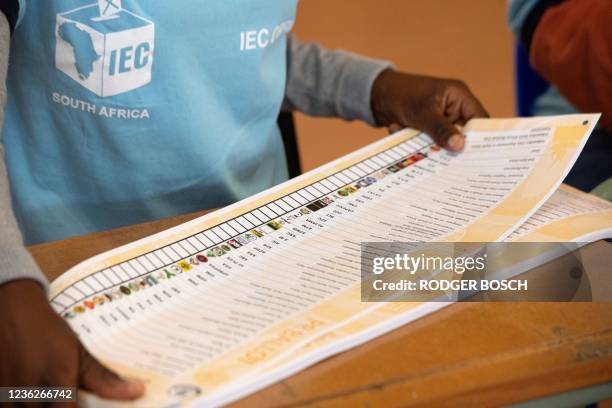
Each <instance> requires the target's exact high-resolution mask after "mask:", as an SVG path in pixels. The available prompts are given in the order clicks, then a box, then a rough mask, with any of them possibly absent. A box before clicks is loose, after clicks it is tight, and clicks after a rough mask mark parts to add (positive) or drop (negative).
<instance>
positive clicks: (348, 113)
mask: <svg viewBox="0 0 612 408" xmlns="http://www.w3.org/2000/svg"><path fill="white" fill-rule="evenodd" d="M391 66H392V65H391V64H390V63H389V62H385V61H376V60H373V59H369V58H365V57H360V56H357V55H354V54H351V53H348V52H344V51H329V50H326V49H324V48H322V47H321V46H319V45H318V44H315V43H308V44H302V43H300V42H299V41H298V40H297V39H296V38H294V37H292V36H290V37H289V42H288V46H287V87H286V91H285V101H284V103H283V110H298V111H301V112H304V113H306V114H308V115H312V116H334V117H339V118H342V119H345V120H354V119H359V120H363V121H365V122H367V123H369V124H371V125H375V124H376V123H375V120H374V117H373V115H372V109H371V98H370V94H371V89H372V84H373V83H374V80H375V79H376V78H377V77H378V75H379V74H380V73H381V72H382V71H383V70H385V69H386V68H389V67H391Z"/></svg>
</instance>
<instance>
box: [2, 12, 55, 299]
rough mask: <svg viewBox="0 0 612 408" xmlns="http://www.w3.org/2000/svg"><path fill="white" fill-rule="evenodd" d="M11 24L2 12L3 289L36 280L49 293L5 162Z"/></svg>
mask: <svg viewBox="0 0 612 408" xmlns="http://www.w3.org/2000/svg"><path fill="white" fill-rule="evenodd" d="M10 39H11V38H10V31H9V24H8V21H7V20H6V17H5V16H4V14H3V13H1V12H0V285H2V284H3V283H6V282H9V281H12V280H16V279H33V280H35V281H37V282H39V283H40V284H41V285H42V286H43V287H45V289H46V288H47V280H46V279H45V277H44V276H43V274H42V273H41V271H40V269H39V268H38V266H37V265H36V262H34V259H33V258H32V256H31V255H30V253H29V252H28V251H27V250H26V248H25V247H24V245H23V239H22V236H21V232H20V230H19V227H18V225H17V220H16V219H15V216H14V215H13V210H12V207H11V194H10V190H9V181H8V175H7V172H6V165H5V162H4V147H3V145H2V129H3V123H4V106H5V103H6V71H7V66H8V57H9V44H10Z"/></svg>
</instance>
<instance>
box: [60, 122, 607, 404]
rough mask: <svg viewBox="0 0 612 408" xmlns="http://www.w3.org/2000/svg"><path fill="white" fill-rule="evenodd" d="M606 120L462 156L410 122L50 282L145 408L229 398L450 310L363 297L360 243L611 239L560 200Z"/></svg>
mask: <svg viewBox="0 0 612 408" xmlns="http://www.w3.org/2000/svg"><path fill="white" fill-rule="evenodd" d="M598 118H599V115H590V114H589V115H586V114H585V115H583V114H580V115H566V116H553V117H539V118H530V119H478V120H472V121H470V122H469V123H468V124H467V126H466V129H465V131H466V133H467V135H468V139H467V140H468V141H467V144H466V147H465V150H464V152H462V153H459V154H455V153H450V152H448V151H446V150H444V149H440V148H439V147H438V146H436V145H435V144H434V143H433V142H432V140H431V138H430V137H429V136H427V135H425V134H422V133H419V132H417V131H415V130H404V131H402V132H399V133H396V134H393V135H391V136H389V137H386V138H384V139H382V140H380V141H378V142H376V143H373V144H371V145H369V146H367V147H365V148H363V149H360V150H358V151H356V152H354V153H352V154H349V155H347V156H344V157H342V158H340V159H338V160H336V161H333V162H331V163H329V164H327V165H324V166H322V167H320V168H317V169H315V170H313V171H311V172H308V173H306V174H304V175H302V176H300V177H298V178H295V179H292V180H290V181H288V182H285V183H283V184H281V185H279V186H276V187H274V188H271V189H269V190H266V191H264V192H262V193H260V194H257V195H255V196H253V197H250V198H248V199H245V200H243V201H240V202H238V203H236V204H233V205H231V206H229V207H226V208H224V209H221V210H218V211H215V212H213V213H210V214H208V215H206V216H204V217H201V218H198V219H196V220H193V221H190V222H188V223H186V224H183V225H180V226H178V227H175V228H172V229H169V230H166V231H164V232H161V233H159V234H156V235H153V236H151V237H148V238H145V239H142V240H140V241H137V242H134V243H132V244H129V245H126V246H123V247H120V248H117V249H115V250H112V251H110V252H107V253H104V254H101V255H98V256H96V257H94V258H91V259H89V260H87V261H85V262H83V263H81V264H79V265H77V266H76V267H74V268H72V269H71V270H69V271H68V272H66V273H65V274H63V275H62V276H60V277H59V278H58V279H57V280H56V281H55V282H53V284H52V285H51V289H50V301H51V305H52V307H53V308H54V309H55V310H56V311H57V312H58V313H59V314H60V315H62V316H63V317H64V318H65V319H66V320H67V321H68V323H69V324H70V326H71V327H72V328H73V329H74V330H75V332H76V333H77V334H78V336H79V338H80V339H81V341H82V342H83V343H84V345H85V346H86V347H87V348H88V350H89V351H90V352H91V353H92V354H93V355H94V356H95V357H96V358H98V359H99V360H100V361H101V362H102V363H104V364H106V365H107V366H109V367H110V368H112V369H114V370H115V371H117V372H118V373H120V374H121V375H123V376H126V377H133V378H138V379H141V380H142V381H144V382H145V383H146V385H147V391H146V395H145V396H144V397H143V398H142V399H140V400H137V401H134V402H132V403H131V404H132V405H133V406H143V407H150V406H170V405H173V404H174V405H176V404H178V405H185V406H191V405H194V406H218V405H222V404H224V403H228V402H231V401H233V400H236V399H238V398H240V397H242V396H244V395H246V394H248V393H250V392H253V391H255V390H257V389H260V388H262V387H265V386H266V385H269V384H271V383H273V382H275V381H278V380H280V379H282V378H284V377H286V376H288V375H291V374H292V373H295V372H297V371H299V370H301V369H303V368H305V367H307V366H308V365H311V364H313V363H315V362H317V361H319V360H321V359H323V358H326V357H328V356H330V355H333V354H335V353H338V352H340V351H343V350H346V349H348V348H350V347H353V346H355V345H357V344H361V343H363V342H365V341H368V340H369V339H372V338H374V337H376V336H379V335H381V334H383V333H386V332H388V331H389V330H392V329H394V328H396V327H398V326H400V325H402V324H405V323H408V322H410V321H413V320H415V319H417V318H419V317H421V316H423V315H426V314H428V313H431V312H433V311H434V310H437V309H439V308H441V307H444V306H446V305H447V304H448V303H445V302H422V303H419V302H412V303H386V302H382V303H366V302H361V300H360V243H361V242H369V241H381V242H390V241H394V242H395V241H398V242H433V241H446V242H459V241H461V242H494V241H502V240H506V239H512V240H523V241H524V240H527V241H528V240H530V239H532V238H533V239H547V240H555V239H558V240H573V239H579V238H584V237H590V238H594V237H601V236H604V235H606V234H609V233H610V229H611V227H612V225H611V224H612V222H611V221H612V220H611V214H612V211H611V209H610V206H609V204H607V203H605V202H603V201H602V200H598V199H596V198H591V197H590V196H588V197H585V196H584V195H583V194H579V193H577V192H575V191H573V190H570V189H567V188H562V189H561V190H559V191H558V192H557V193H556V194H555V195H554V196H553V197H552V198H551V195H553V193H555V191H557V189H558V188H559V186H560V184H561V181H562V180H563V179H564V177H565V176H566V174H567V173H568V171H569V169H570V168H571V166H572V165H573V163H574V162H575V160H576V158H577V157H578V155H579V153H580V151H581V149H582V147H583V146H584V144H585V143H586V140H587V138H588V136H589V134H590V132H591V131H592V129H593V127H594V126H595V124H596V122H597V120H598ZM558 196H560V198H557V197H558ZM568 197H569V198H568ZM570 198H571V199H570ZM549 199H550V200H549ZM547 200H549V201H548V202H547V203H546V204H544V203H545V202H546V201H547ZM543 204H544V205H543ZM540 207H541V210H540V211H539V212H537V213H536V211H537V210H538V209H539V208H540ZM534 213H535V214H534ZM530 217H531V218H530ZM525 221H527V222H525ZM602 231H603V232H602ZM543 237H544V238H543ZM82 403H83V404H84V405H90V406H96V405H98V404H104V405H108V404H110V402H109V401H102V400H100V399H98V398H97V397H95V396H93V395H90V394H86V393H84V395H83V399H82Z"/></svg>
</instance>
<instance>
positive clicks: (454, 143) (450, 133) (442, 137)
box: [420, 110, 465, 152]
mask: <svg viewBox="0 0 612 408" xmlns="http://www.w3.org/2000/svg"><path fill="white" fill-rule="evenodd" d="M420 122H421V126H420V127H421V130H423V131H424V132H425V133H427V134H429V135H430V136H431V137H432V138H433V139H434V140H435V142H436V143H437V144H438V145H440V146H442V147H445V148H447V149H449V150H452V151H455V152H458V151H461V150H463V146H464V145H465V137H464V136H463V134H462V133H461V131H460V130H459V129H457V127H456V126H455V125H454V124H453V123H452V122H451V121H450V120H449V118H448V117H446V116H444V114H442V113H440V112H437V111H435V110H430V111H428V112H426V113H425V114H424V115H423V116H422V118H421V121H420Z"/></svg>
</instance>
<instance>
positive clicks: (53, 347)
mask: <svg viewBox="0 0 612 408" xmlns="http://www.w3.org/2000/svg"><path fill="white" fill-rule="evenodd" d="M24 300H27V301H24ZM0 309H1V310H6V311H9V313H6V314H5V316H4V318H2V319H0V349H2V350H3V357H2V369H1V370H0V384H4V385H7V384H10V385H13V386H24V387H28V386H32V385H39V386H43V385H46V386H53V387H72V388H80V389H84V390H88V391H90V392H93V393H95V394H97V395H100V396H104V397H105V398H108V399H126V400H130V399H134V398H137V397H140V396H141V395H142V394H143V392H144V386H143V385H142V384H141V383H138V382H128V381H124V380H122V379H121V378H120V377H119V376H118V375H116V374H115V373H113V372H111V371H109V370H108V369H106V368H105V367H103V366H102V365H101V364H100V363H99V362H98V361H97V360H96V359H95V358H93V357H92V356H91V354H89V352H88V351H87V350H86V349H85V348H84V347H83V345H82V344H81V342H80V341H79V339H78V337H77V336H76V334H75V333H74V331H72V329H71V328H70V326H68V324H67V323H66V321H65V320H64V319H62V318H61V317H60V316H59V315H58V314H57V313H55V312H54V311H53V310H52V309H51V308H50V307H49V302H48V300H47V297H46V296H45V292H44V291H43V289H42V288H41V287H40V285H38V284H36V283H35V282H33V281H31V280H25V279H24V280H18V281H14V282H10V283H7V284H4V285H0Z"/></svg>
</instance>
